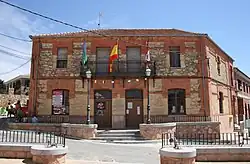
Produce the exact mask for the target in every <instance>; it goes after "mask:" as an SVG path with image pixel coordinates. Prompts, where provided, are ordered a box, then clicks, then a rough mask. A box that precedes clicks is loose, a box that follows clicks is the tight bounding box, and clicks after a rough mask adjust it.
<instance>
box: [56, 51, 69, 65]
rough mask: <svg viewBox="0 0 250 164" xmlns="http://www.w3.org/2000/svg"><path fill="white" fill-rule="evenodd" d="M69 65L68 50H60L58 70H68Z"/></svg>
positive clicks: (58, 53)
mask: <svg viewBox="0 0 250 164" xmlns="http://www.w3.org/2000/svg"><path fill="white" fill-rule="evenodd" d="M67 64H68V49H67V48H58V50H57V62H56V68H67Z"/></svg>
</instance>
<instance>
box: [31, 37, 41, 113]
mask: <svg viewBox="0 0 250 164" xmlns="http://www.w3.org/2000/svg"><path fill="white" fill-rule="evenodd" d="M38 44H39V47H38V53H37V57H36V61H35V65H36V67H35V69H36V76H35V88H34V97H33V114H35V115H37V83H38V65H39V56H40V46H41V42H40V38H39V42H38Z"/></svg>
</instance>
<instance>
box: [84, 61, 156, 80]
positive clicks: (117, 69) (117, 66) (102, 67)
mask: <svg viewBox="0 0 250 164" xmlns="http://www.w3.org/2000/svg"><path fill="white" fill-rule="evenodd" d="M109 66H110V65H109V62H108V61H89V62H88V64H87V65H86V66H81V76H86V71H87V70H88V69H90V71H91V73H92V76H97V77H101V76H105V77H106V76H111V77H126V76H128V77H138V76H139V77H141V76H146V74H145V71H146V67H147V66H148V67H149V68H150V69H151V76H154V75H155V71H156V69H155V62H148V63H146V62H144V61H114V62H113V63H112V66H111V68H112V71H110V70H109V68H110V67H109Z"/></svg>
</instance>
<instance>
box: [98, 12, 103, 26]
mask: <svg viewBox="0 0 250 164" xmlns="http://www.w3.org/2000/svg"><path fill="white" fill-rule="evenodd" d="M101 17H102V13H101V12H99V16H98V28H99V29H100V28H101Z"/></svg>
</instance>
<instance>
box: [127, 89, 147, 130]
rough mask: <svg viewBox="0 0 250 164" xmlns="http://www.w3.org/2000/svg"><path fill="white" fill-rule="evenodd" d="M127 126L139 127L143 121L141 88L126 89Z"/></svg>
mask: <svg viewBox="0 0 250 164" xmlns="http://www.w3.org/2000/svg"><path fill="white" fill-rule="evenodd" d="M125 97H126V105H125V115H126V128H139V125H140V124H141V123H143V91H142V90H140V89H130V90H126V95H125Z"/></svg>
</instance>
